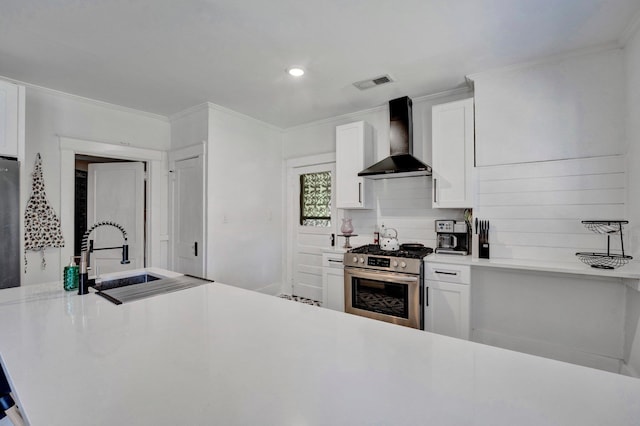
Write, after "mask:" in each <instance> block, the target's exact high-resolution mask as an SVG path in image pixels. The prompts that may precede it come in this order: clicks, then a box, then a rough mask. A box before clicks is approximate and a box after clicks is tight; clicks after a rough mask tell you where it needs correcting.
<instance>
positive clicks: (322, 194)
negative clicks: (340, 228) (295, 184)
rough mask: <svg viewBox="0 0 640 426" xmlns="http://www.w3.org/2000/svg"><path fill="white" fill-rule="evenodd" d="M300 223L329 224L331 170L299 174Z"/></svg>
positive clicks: (322, 225) (308, 224)
mask: <svg viewBox="0 0 640 426" xmlns="http://www.w3.org/2000/svg"><path fill="white" fill-rule="evenodd" d="M300 225H302V226H320V227H327V226H331V172H320V173H309V174H306V175H300Z"/></svg>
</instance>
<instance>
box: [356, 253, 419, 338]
mask: <svg viewBox="0 0 640 426" xmlns="http://www.w3.org/2000/svg"><path fill="white" fill-rule="evenodd" d="M364 247H365V248H366V249H365V248H358V249H354V251H351V252H349V253H346V254H345V257H344V265H345V268H344V299H345V312H348V313H351V314H355V315H360V316H364V317H368V318H373V319H377V320H381V321H386V322H390V323H393V324H398V325H404V326H406V327H412V328H418V329H422V328H423V326H424V309H423V304H422V301H423V293H424V286H423V280H422V276H423V264H422V258H423V257H424V256H426V254H424V255H423V256H421V255H420V254H419V253H409V254H408V255H412V256H413V258H408V257H402V255H403V254H407V253H405V252H402V251H399V252H380V253H378V252H377V250H379V247H378V246H364ZM376 248H377V249H376ZM423 249H426V248H423ZM358 250H359V251H363V250H367V251H371V250H375V251H374V252H373V253H358ZM428 250H431V249H428ZM429 252H430V251H429ZM427 254H428V253H427Z"/></svg>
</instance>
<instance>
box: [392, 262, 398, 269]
mask: <svg viewBox="0 0 640 426" xmlns="http://www.w3.org/2000/svg"><path fill="white" fill-rule="evenodd" d="M391 264H392V265H393V267H394V268H395V267H397V266H398V261H397V260H394V261H393V262H392V263H391Z"/></svg>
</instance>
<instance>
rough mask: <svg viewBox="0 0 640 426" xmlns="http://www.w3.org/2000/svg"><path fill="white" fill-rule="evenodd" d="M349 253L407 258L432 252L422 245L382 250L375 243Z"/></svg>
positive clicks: (415, 257) (419, 256) (420, 256)
mask: <svg viewBox="0 0 640 426" xmlns="http://www.w3.org/2000/svg"><path fill="white" fill-rule="evenodd" d="M349 253H357V254H369V255H373V256H389V257H405V258H408V259H422V258H423V257H425V256H426V255H428V254H430V253H433V249H432V248H431V247H422V248H419V249H416V250H413V249H412V250H395V251H390V250H382V249H381V248H380V246H379V245H377V244H368V245H366V246H360V247H356V248H353V249H351V250H349Z"/></svg>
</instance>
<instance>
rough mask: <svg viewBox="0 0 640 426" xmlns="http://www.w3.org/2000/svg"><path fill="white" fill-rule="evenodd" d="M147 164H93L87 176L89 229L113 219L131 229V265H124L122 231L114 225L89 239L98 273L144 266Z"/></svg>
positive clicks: (92, 261)
mask: <svg viewBox="0 0 640 426" xmlns="http://www.w3.org/2000/svg"><path fill="white" fill-rule="evenodd" d="M144 179H145V172H144V163H140V162H122V163H100V164H89V175H88V179H87V181H88V182H87V229H88V228H90V227H91V226H93V225H94V224H95V223H97V222H102V221H111V222H115V223H117V224H119V225H120V226H122V227H123V228H124V229H125V231H126V232H127V240H128V241H127V242H128V244H129V260H130V261H131V263H130V264H127V265H123V264H121V263H120V261H121V260H122V245H123V243H124V241H123V238H122V233H121V232H120V231H119V230H118V229H117V228H115V227H113V226H101V227H99V228H96V229H95V230H94V231H93V232H92V233H91V235H89V239H90V240H93V245H94V250H95V249H101V248H104V247H115V248H113V249H108V250H95V251H94V252H93V254H92V255H91V262H90V263H91V267H92V268H93V271H94V273H95V272H99V273H100V274H105V273H109V272H117V271H124V270H129V269H137V268H144V266H145V261H144V215H145V211H144V208H145V207H144V206H145V184H144ZM96 267H97V269H96Z"/></svg>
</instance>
